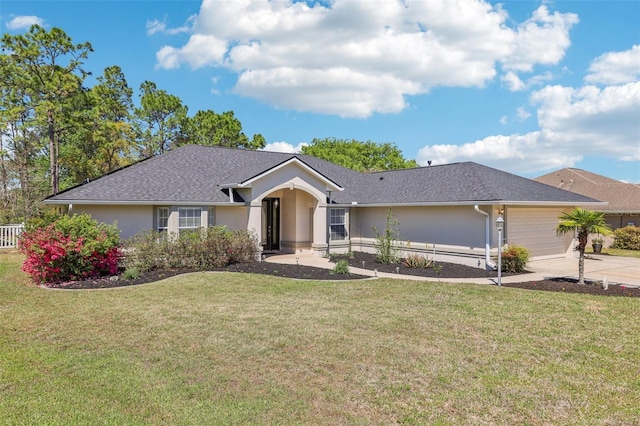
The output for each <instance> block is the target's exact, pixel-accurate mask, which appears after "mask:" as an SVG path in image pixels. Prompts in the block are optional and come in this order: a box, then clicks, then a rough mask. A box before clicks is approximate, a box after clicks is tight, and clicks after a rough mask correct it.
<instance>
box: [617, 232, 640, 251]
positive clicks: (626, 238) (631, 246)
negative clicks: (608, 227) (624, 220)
mask: <svg viewBox="0 0 640 426" xmlns="http://www.w3.org/2000/svg"><path fill="white" fill-rule="evenodd" d="M611 247H612V248H616V249H623V250H640V227H638V226H625V227H624V228H618V229H616V230H615V231H613V244H612V245H611Z"/></svg>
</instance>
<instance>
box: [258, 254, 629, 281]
mask: <svg viewBox="0 0 640 426" xmlns="http://www.w3.org/2000/svg"><path fill="white" fill-rule="evenodd" d="M266 261H267V262H272V263H282V264H292V265H295V264H300V265H307V266H314V267H316V268H325V269H333V267H334V266H335V263H332V262H330V261H329V259H327V258H324V257H319V256H312V255H310V254H283V255H277V256H270V257H268V258H267V259H266ZM584 263H585V279H587V280H597V281H602V280H603V279H604V278H605V277H606V278H607V280H608V282H609V283H610V284H625V285H633V286H640V259H638V258H631V257H617V256H604V255H590V256H589V258H587V259H585V262H584ZM527 269H528V270H530V271H532V273H529V274H522V275H515V276H510V277H502V282H503V283H510V282H512V283H517V282H523V281H539V280H544V279H546V278H558V277H568V278H578V257H577V254H576V255H575V257H562V258H554V259H543V260H535V261H530V262H529V264H528V265H527ZM349 271H350V272H351V273H354V274H358V275H366V276H370V277H380V278H400V279H404V280H416V281H441V282H456V283H476V284H492V285H495V284H496V283H497V278H432V277H429V278H427V277H417V276H413V275H402V274H400V275H399V274H390V273H384V272H378V273H377V274H376V273H374V272H373V271H371V270H368V269H362V268H355V267H352V266H350V267H349Z"/></svg>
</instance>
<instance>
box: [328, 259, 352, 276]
mask: <svg viewBox="0 0 640 426" xmlns="http://www.w3.org/2000/svg"><path fill="white" fill-rule="evenodd" d="M331 273H332V274H338V275H342V274H348V273H349V262H347V261H346V259H342V260H339V261H338V263H336V266H334V267H333V269H332V270H331Z"/></svg>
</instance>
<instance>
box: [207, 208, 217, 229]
mask: <svg viewBox="0 0 640 426" xmlns="http://www.w3.org/2000/svg"><path fill="white" fill-rule="evenodd" d="M215 214H216V211H215V209H214V208H213V207H209V215H208V216H207V227H209V228H212V227H214V226H215V225H216V216H215Z"/></svg>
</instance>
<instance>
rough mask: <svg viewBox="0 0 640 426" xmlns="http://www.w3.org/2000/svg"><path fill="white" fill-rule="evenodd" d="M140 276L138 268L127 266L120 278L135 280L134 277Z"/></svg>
mask: <svg viewBox="0 0 640 426" xmlns="http://www.w3.org/2000/svg"><path fill="white" fill-rule="evenodd" d="M139 276H140V271H139V270H138V268H136V267H133V268H127V269H126V270H125V271H124V272H123V273H122V278H124V279H125V280H135V279H136V278H138V277H139Z"/></svg>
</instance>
